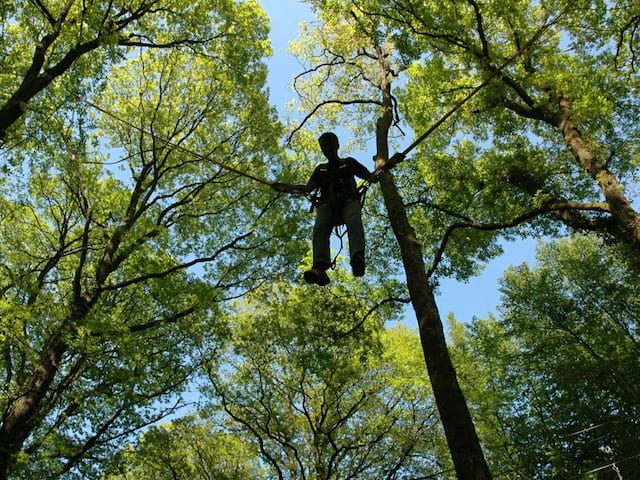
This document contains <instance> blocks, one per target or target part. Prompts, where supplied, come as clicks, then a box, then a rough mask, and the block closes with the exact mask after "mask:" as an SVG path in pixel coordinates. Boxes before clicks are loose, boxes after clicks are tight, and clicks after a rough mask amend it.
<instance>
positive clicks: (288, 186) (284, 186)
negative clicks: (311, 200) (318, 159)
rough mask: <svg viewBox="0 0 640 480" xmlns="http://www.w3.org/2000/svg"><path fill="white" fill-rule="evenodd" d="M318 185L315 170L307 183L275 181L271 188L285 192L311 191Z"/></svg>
mask: <svg viewBox="0 0 640 480" xmlns="http://www.w3.org/2000/svg"><path fill="white" fill-rule="evenodd" d="M318 187H319V185H318V183H317V182H316V180H315V172H314V174H313V175H311V178H310V179H309V181H308V182H307V183H306V185H302V184H292V183H280V182H274V183H272V184H271V188H273V189H274V190H275V191H276V192H284V193H303V194H304V193H310V192H313V191H314V190H315V189H317V188H318Z"/></svg>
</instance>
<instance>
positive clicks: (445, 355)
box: [376, 77, 491, 480]
mask: <svg viewBox="0 0 640 480" xmlns="http://www.w3.org/2000/svg"><path fill="white" fill-rule="evenodd" d="M385 78H386V77H385ZM381 90H382V95H383V104H384V112H383V115H382V116H381V117H380V118H379V119H378V121H377V124H376V147H377V152H376V158H378V159H388V158H389V147H388V133H389V128H390V127H391V122H392V115H393V113H392V100H391V89H390V84H389V82H387V81H386V80H385V81H383V84H382V87H381ZM380 188H381V191H382V195H383V198H384V202H385V207H386V209H387V213H388V216H389V221H390V223H391V227H392V229H393V233H394V235H395V237H396V239H397V241H398V245H399V247H400V253H401V256H402V262H403V265H404V271H405V276H406V281H407V287H408V290H409V297H410V299H411V304H412V306H413V310H414V312H415V314H416V318H417V320H418V327H419V332H420V341H421V343H422V350H423V353H424V359H425V363H426V365H427V371H428V373H429V378H430V380H431V385H432V388H433V393H434V396H435V400H436V405H437V407H438V412H439V413H440V419H441V421H442V425H443V427H444V431H445V436H446V439H447V444H448V446H449V451H450V452H451V457H452V459H453V464H454V466H455V470H456V475H457V477H458V479H460V480H487V479H490V478H491V473H490V472H489V467H488V465H487V462H486V460H485V458H484V454H483V452H482V447H481V446H480V441H479V439H478V435H477V434H476V430H475V426H474V424H473V419H472V418H471V414H470V412H469V409H468V407H467V404H466V401H465V398H464V395H463V393H462V390H461V389H460V385H459V384H458V379H457V377H456V372H455V369H454V368H453V364H452V362H451V357H450V356H449V351H448V348H447V344H446V339H445V336H444V328H443V325H442V320H441V318H440V313H439V312H438V307H437V305H436V301H435V297H434V295H433V288H432V287H431V285H430V283H429V280H428V277H427V274H426V267H425V263H424V259H423V255H422V246H421V245H420V242H419V241H418V240H417V238H416V234H415V231H414V229H413V228H412V227H411V224H410V223H409V219H408V217H407V212H406V208H405V206H404V202H403V201H402V198H401V196H400V194H399V192H398V189H397V187H396V185H395V183H394V181H393V177H392V175H391V174H390V173H388V172H387V173H384V174H383V175H382V177H381V179H380Z"/></svg>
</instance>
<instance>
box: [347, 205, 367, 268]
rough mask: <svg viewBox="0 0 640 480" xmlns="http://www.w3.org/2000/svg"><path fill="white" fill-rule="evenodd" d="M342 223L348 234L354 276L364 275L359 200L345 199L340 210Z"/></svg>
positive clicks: (363, 251) (362, 233)
mask: <svg viewBox="0 0 640 480" xmlns="http://www.w3.org/2000/svg"><path fill="white" fill-rule="evenodd" d="M342 214H343V216H344V223H345V225H346V226H347V233H348V235H349V254H350V257H351V268H352V270H353V274H354V275H355V276H356V277H361V276H362V275H364V270H365V263H364V253H365V240H364V227H363V226H362V212H361V209H360V202H359V201H358V200H357V199H352V200H347V202H346V203H345V205H344V208H343V210H342Z"/></svg>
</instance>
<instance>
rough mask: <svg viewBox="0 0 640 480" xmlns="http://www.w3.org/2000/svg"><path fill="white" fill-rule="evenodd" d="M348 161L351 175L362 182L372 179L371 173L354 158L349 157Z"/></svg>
mask: <svg viewBox="0 0 640 480" xmlns="http://www.w3.org/2000/svg"><path fill="white" fill-rule="evenodd" d="M348 161H349V162H350V163H351V168H352V169H353V173H354V174H355V175H356V177H358V178H361V179H363V180H372V179H373V173H371V172H370V171H369V169H368V168H367V167H365V166H364V165H362V164H361V163H360V162H359V161H357V160H356V159H355V158H351V157H349V159H348Z"/></svg>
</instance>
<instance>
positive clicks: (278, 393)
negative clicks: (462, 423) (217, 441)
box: [210, 275, 447, 480]
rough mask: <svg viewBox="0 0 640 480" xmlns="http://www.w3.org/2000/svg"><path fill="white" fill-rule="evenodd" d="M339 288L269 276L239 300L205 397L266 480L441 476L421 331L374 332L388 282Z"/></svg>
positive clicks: (387, 306)
mask: <svg viewBox="0 0 640 480" xmlns="http://www.w3.org/2000/svg"><path fill="white" fill-rule="evenodd" d="M335 277H336V276H335V275H334V279H335ZM336 284H338V285H336ZM347 285H348V284H347V283H346V282H345V281H344V279H339V280H338V281H337V282H336V281H334V282H332V286H331V287H327V288H326V289H323V291H322V292H321V291H319V290H318V289H315V288H313V287H306V286H305V287H293V288H292V287H291V286H290V285H285V284H275V285H273V286H271V287H269V288H266V287H265V288H264V289H262V290H259V291H256V292H254V293H252V294H251V295H250V296H247V297H244V298H243V301H242V302H239V304H238V307H237V310H236V312H235V313H233V316H232V317H231V318H229V323H230V324H231V325H232V336H233V342H232V343H230V344H229V348H228V350H227V354H226V355H225V356H223V357H221V358H220V362H219V363H217V364H216V363H212V364H211V367H210V379H211V385H212V391H213V393H214V395H212V396H211V398H212V399H214V400H213V402H214V403H218V404H219V408H222V409H223V410H224V412H226V413H227V415H228V416H229V417H230V418H231V419H232V420H233V423H232V425H233V426H232V427H230V428H232V429H233V431H234V432H235V433H236V434H242V435H243V436H244V437H245V438H248V439H249V441H250V442H251V444H252V445H254V446H255V448H256V449H259V451H260V454H261V457H262V459H263V461H264V462H265V464H266V465H267V466H268V467H269V469H270V472H271V475H270V478H280V479H283V478H291V479H293V478H300V479H302V478H315V479H318V480H324V479H346V478H361V479H369V478H370V479H389V480H391V479H399V478H423V477H426V476H430V475H432V474H438V473H439V472H440V470H442V469H443V468H446V467H447V463H446V457H445V463H444V465H443V464H442V463H438V460H439V459H438V457H437V456H436V455H435V454H434V453H433V452H434V449H435V447H434V445H435V439H436V437H437V434H438V432H437V430H438V429H437V419H436V418H435V415H434V411H433V408H432V405H431V401H430V395H431V392H430V387H429V384H428V382H425V381H424V376H423V373H422V371H423V369H424V366H423V365H422V361H421V358H420V355H419V349H418V348H417V347H418V345H417V344H418V338H417V337H416V335H415V334H414V333H412V332H409V331H407V330H406V329H403V328H394V329H390V330H388V331H383V330H382V319H389V318H392V317H391V315H392V314H393V312H394V311H397V307H395V306H394V305H393V304H392V303H391V302H389V301H388V297H386V296H387V294H388V293H387V292H385V290H386V288H378V289H375V291H369V292H367V291H366V290H365V288H366V287H365V286H362V285H360V286H359V285H357V284H351V285H348V288H347ZM376 299H377V301H376ZM371 301H376V303H374V304H373V305H371V303H370V302H371ZM215 399H219V400H215Z"/></svg>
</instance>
